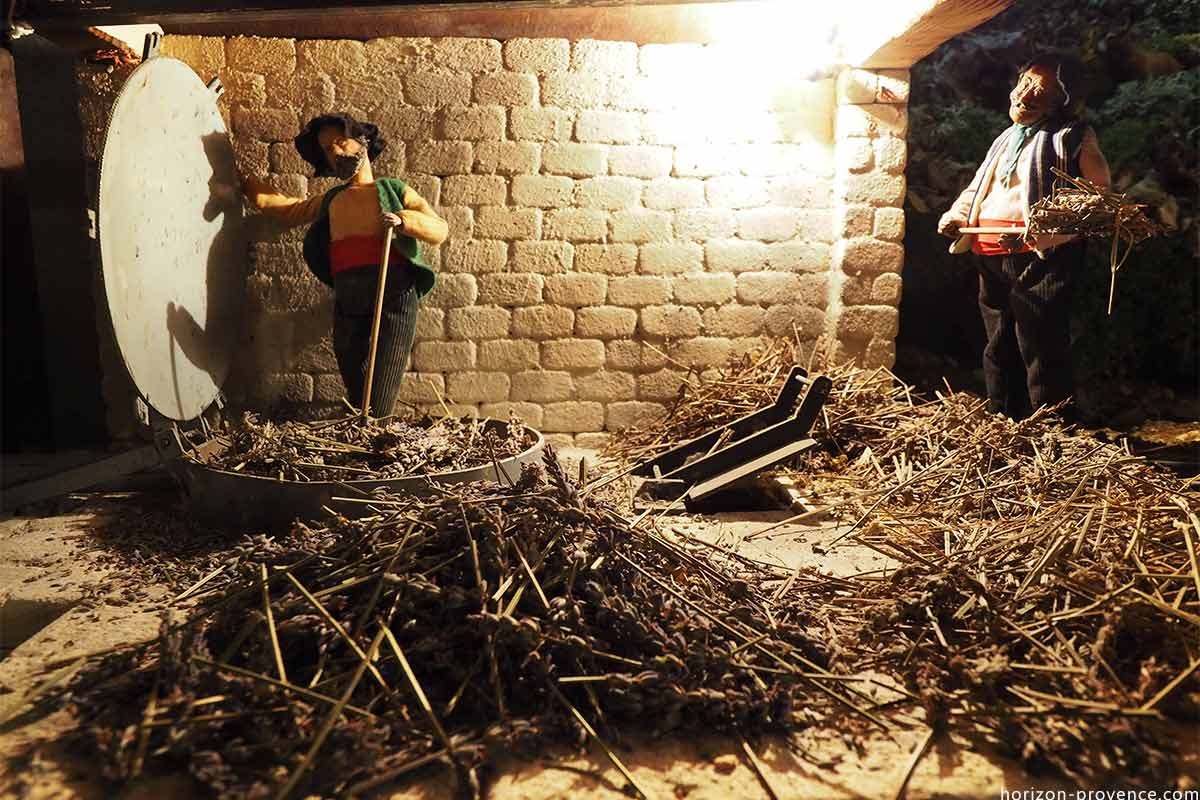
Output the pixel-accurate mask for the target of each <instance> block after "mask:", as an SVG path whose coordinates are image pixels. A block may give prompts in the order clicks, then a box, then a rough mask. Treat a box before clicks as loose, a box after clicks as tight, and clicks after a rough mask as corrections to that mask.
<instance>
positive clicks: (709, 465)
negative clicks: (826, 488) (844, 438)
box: [633, 366, 833, 504]
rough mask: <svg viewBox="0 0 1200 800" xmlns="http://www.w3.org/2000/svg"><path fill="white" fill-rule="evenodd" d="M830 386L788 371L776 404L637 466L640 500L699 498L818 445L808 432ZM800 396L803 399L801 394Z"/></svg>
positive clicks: (826, 381) (799, 371)
mask: <svg viewBox="0 0 1200 800" xmlns="http://www.w3.org/2000/svg"><path fill="white" fill-rule="evenodd" d="M832 386H833V382H832V381H830V380H829V378H827V377H825V376H824V375H818V376H816V377H809V376H808V373H807V372H806V371H805V370H804V368H803V367H799V366H795V367H792V369H791V372H789V373H788V377H787V380H786V381H784V384H783V387H782V388H781V389H780V390H779V395H778V396H777V397H776V398H775V402H774V403H772V404H771V405H769V406H767V407H766V408H762V409H759V410H758V411H755V412H753V413H751V414H747V415H746V416H744V417H741V418H739V419H736V420H734V421H733V422H730V423H729V424H727V425H723V426H722V427H720V428H717V429H716V430H713V431H710V432H708V433H706V434H704V435H703V436H698V437H696V438H695V439H692V440H690V441H687V442H684V443H683V444H680V445H677V446H676V447H673V448H671V449H670V450H668V451H666V452H665V453H662V454H661V455H659V456H657V457H656V458H653V459H651V460H649V461H646V462H645V463H643V464H641V465H640V466H639V467H638V468H637V469H636V470H634V472H633V474H634V475H638V476H642V477H644V478H646V481H645V482H644V483H643V484H642V486H641V488H639V490H638V495H639V496H641V497H652V498H657V499H671V500H676V499H678V498H680V497H682V498H683V499H684V502H685V504H691V503H693V502H696V501H698V500H701V499H702V498H704V497H707V496H708V495H711V494H713V493H714V492H716V491H718V490H720V489H722V488H724V487H727V486H728V485H729V484H731V483H733V482H734V481H737V480H739V479H741V478H745V477H747V476H749V475H753V474H754V473H755V472H758V471H759V470H762V469H765V468H766V467H769V466H771V465H772V464H777V463H778V462H780V461H782V460H784V459H785V458H789V457H791V456H794V455H796V454H797V453H801V452H803V451H805V450H807V449H809V448H810V447H813V446H814V445H816V441H815V440H813V439H811V438H809V436H808V433H809V431H810V430H811V429H812V425H813V423H814V422H816V419H817V414H819V413H820V412H821V407H822V406H823V405H824V404H825V400H826V398H828V397H829V391H830V389H831V388H832ZM802 393H803V398H802V397H801V394H802Z"/></svg>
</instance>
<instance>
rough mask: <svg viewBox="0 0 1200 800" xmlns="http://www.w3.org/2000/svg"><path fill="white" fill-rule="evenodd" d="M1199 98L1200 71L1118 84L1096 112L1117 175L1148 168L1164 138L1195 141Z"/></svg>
mask: <svg viewBox="0 0 1200 800" xmlns="http://www.w3.org/2000/svg"><path fill="white" fill-rule="evenodd" d="M1197 97H1200V68H1196V69H1189V70H1183V71H1181V72H1176V73H1175V74H1174V75H1165V76H1163V77H1159V78H1150V79H1149V80H1144V81H1129V82H1127V83H1122V84H1120V85H1119V86H1118V87H1117V91H1116V92H1115V93H1114V94H1113V96H1112V97H1110V98H1109V99H1108V101H1107V102H1105V103H1104V105H1103V106H1101V107H1100V110H1099V111H1098V112H1097V114H1096V124H1097V128H1098V129H1099V135H1100V145H1101V148H1102V149H1103V150H1104V154H1105V156H1107V158H1108V161H1109V164H1110V165H1111V166H1112V168H1113V171H1114V172H1116V171H1119V170H1120V169H1121V168H1123V167H1126V166H1132V167H1140V168H1145V167H1149V166H1150V155H1151V151H1152V150H1153V147H1154V144H1155V143H1156V142H1157V141H1158V140H1159V139H1161V138H1162V137H1163V136H1174V135H1178V134H1182V135H1183V136H1185V137H1187V138H1191V137H1194V136H1195V135H1196V133H1197V131H1200V102H1197V100H1196V98H1197Z"/></svg>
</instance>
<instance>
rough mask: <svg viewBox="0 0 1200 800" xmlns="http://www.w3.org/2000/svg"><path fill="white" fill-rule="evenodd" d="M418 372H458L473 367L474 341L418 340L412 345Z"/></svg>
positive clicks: (414, 363) (414, 364)
mask: <svg viewBox="0 0 1200 800" xmlns="http://www.w3.org/2000/svg"><path fill="white" fill-rule="evenodd" d="M413 366H414V367H416V369H417V371H418V372H458V371H461V370H470V369H474V368H475V343H474V342H418V343H417V344H416V346H415V347H413Z"/></svg>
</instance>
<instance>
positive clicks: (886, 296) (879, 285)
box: [870, 272, 903, 306]
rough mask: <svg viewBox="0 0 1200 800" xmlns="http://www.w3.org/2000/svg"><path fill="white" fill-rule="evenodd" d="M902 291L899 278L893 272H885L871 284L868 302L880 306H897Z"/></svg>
mask: <svg viewBox="0 0 1200 800" xmlns="http://www.w3.org/2000/svg"><path fill="white" fill-rule="evenodd" d="M902 289H903V285H902V281H901V278H900V276H899V275H897V274H896V273H894V272H885V273H884V274H883V275H878V276H876V278H875V280H874V281H872V282H871V299H870V302H871V303H873V304H875V305H881V306H899V305H900V294H901V290H902Z"/></svg>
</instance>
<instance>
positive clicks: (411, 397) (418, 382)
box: [396, 372, 446, 403]
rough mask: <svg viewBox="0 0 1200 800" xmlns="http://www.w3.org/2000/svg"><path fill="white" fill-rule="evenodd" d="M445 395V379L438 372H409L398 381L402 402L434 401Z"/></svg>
mask: <svg viewBox="0 0 1200 800" xmlns="http://www.w3.org/2000/svg"><path fill="white" fill-rule="evenodd" d="M445 396H446V379H445V377H444V376H443V375H442V374H441V373H439V372H410V373H408V374H407V375H405V376H404V380H402V381H401V382H400V394H399V396H398V397H397V398H396V399H397V400H399V401H400V402H402V403H436V402H437V401H438V399H439V398H443V397H445Z"/></svg>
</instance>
